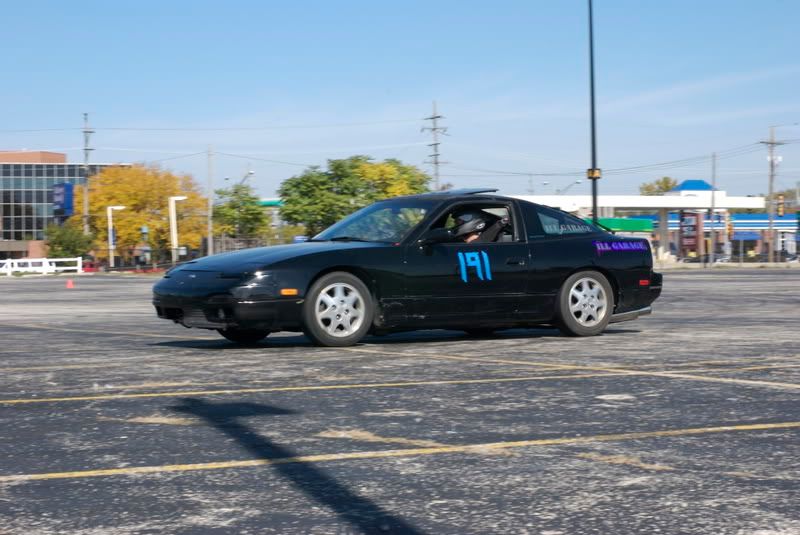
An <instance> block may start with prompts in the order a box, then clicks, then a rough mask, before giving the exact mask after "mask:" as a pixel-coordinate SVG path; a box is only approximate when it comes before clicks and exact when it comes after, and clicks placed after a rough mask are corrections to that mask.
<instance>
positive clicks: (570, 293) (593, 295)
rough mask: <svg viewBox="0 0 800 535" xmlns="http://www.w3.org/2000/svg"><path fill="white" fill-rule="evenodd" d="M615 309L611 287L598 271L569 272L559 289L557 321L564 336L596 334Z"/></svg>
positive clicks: (601, 330) (605, 324)
mask: <svg viewBox="0 0 800 535" xmlns="http://www.w3.org/2000/svg"><path fill="white" fill-rule="evenodd" d="M613 312H614V291H613V289H612V288H611V284H610V283H609V282H608V279H607V278H606V277H605V276H604V275H603V274H602V273H599V272H597V271H592V270H587V271H579V272H578V273H574V274H572V275H571V276H570V277H568V278H567V280H565V281H564V284H562V285H561V290H559V292H558V298H557V301H556V322H557V326H558V328H559V330H561V332H562V333H564V334H565V335H567V336H595V335H598V334H600V333H601V332H603V331H604V330H605V328H606V326H608V322H609V321H610V320H611V315H612V314H613Z"/></svg>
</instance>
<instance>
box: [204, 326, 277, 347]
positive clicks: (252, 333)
mask: <svg viewBox="0 0 800 535" xmlns="http://www.w3.org/2000/svg"><path fill="white" fill-rule="evenodd" d="M217 332H218V333H219V334H221V335H222V336H224V337H225V338H227V339H228V340H230V341H231V342H234V343H237V344H255V343H256V342H259V341H261V340H263V339H264V338H266V337H267V336H269V333H270V332H269V331H264V330H261V329H237V328H236V327H229V328H227V329H217Z"/></svg>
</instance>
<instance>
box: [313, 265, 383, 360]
mask: <svg viewBox="0 0 800 535" xmlns="http://www.w3.org/2000/svg"><path fill="white" fill-rule="evenodd" d="M372 315H373V305H372V296H371V295H370V292H369V289H368V288H367V287H366V285H365V284H364V283H363V282H362V281H361V279H359V278H358V277H356V276H355V275H352V274H350V273H346V272H342V271H336V272H333V273H328V274H327V275H323V276H322V277H320V278H319V279H318V280H317V281H316V282H315V283H314V284H313V285H312V286H311V289H310V290H309V292H308V295H306V299H305V302H304V303H303V331H304V332H305V333H306V336H308V337H309V338H310V339H311V340H312V341H313V342H314V343H315V344H317V345H321V346H332V347H342V346H351V345H354V344H356V343H358V341H359V340H361V339H362V338H363V337H364V335H366V334H367V331H369V329H370V327H371V326H372Z"/></svg>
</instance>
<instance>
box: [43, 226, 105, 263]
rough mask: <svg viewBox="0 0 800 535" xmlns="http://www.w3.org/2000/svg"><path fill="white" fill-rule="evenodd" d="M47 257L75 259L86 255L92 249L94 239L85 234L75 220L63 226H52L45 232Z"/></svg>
mask: <svg viewBox="0 0 800 535" xmlns="http://www.w3.org/2000/svg"><path fill="white" fill-rule="evenodd" d="M45 237H46V238H47V256H49V257H51V258H75V257H78V256H84V255H86V254H87V253H88V252H89V251H90V250H91V248H92V242H93V241H94V238H93V237H92V236H86V235H84V234H83V228H82V226H81V225H80V223H79V222H78V221H76V220H74V219H72V220H69V221H66V222H65V223H64V224H63V225H50V226H48V227H47V230H46V232H45Z"/></svg>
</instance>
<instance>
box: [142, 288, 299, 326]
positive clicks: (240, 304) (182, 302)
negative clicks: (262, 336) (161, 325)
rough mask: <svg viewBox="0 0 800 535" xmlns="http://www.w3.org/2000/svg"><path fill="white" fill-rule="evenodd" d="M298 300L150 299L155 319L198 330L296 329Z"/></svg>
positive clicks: (173, 297) (170, 296) (158, 297)
mask: <svg viewBox="0 0 800 535" xmlns="http://www.w3.org/2000/svg"><path fill="white" fill-rule="evenodd" d="M302 303H303V300H302V299H297V298H274V299H260V300H244V299H237V298H234V297H232V296H230V295H216V296H212V297H208V298H198V297H184V296H174V295H159V294H155V295H154V296H153V306H154V307H155V309H156V313H157V314H158V317H159V318H162V319H167V320H171V321H174V322H175V323H179V324H181V325H183V326H184V327H194V328H198V329H230V328H239V329H258V330H268V331H279V330H297V329H299V328H300V323H301V309H302Z"/></svg>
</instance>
